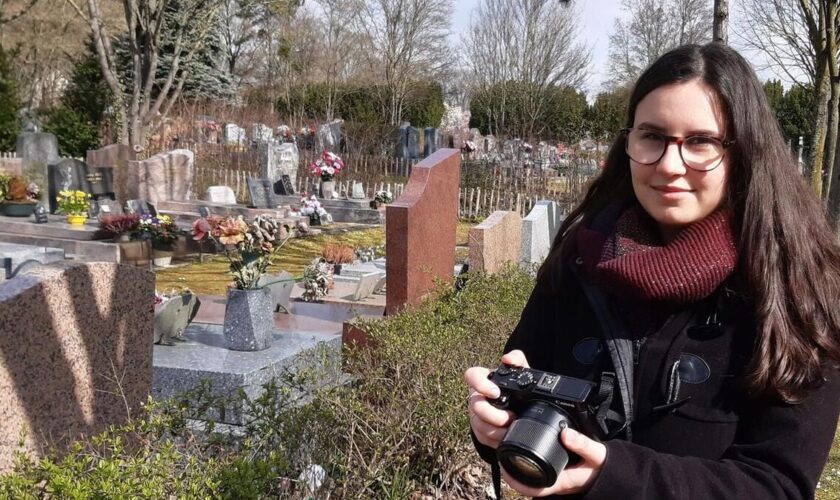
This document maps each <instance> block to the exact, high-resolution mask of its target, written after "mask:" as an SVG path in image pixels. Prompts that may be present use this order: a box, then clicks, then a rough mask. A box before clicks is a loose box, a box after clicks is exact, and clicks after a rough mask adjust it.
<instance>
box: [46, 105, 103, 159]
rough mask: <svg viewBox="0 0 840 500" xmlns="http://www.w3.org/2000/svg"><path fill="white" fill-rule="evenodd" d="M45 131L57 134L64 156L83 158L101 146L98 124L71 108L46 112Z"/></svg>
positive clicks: (60, 149) (59, 147) (59, 146)
mask: <svg viewBox="0 0 840 500" xmlns="http://www.w3.org/2000/svg"><path fill="white" fill-rule="evenodd" d="M44 131H45V132H50V133H52V134H55V136H56V138H57V139H58V150H59V151H60V152H61V154H62V155H63V156H70V157H73V158H79V157H81V158H83V157H84V156H85V155H86V154H87V151H88V150H90V149H97V148H99V146H100V141H99V130H98V129H97V126H96V125H95V124H93V123H91V122H89V121H86V120H85V118H84V116H83V115H80V114H79V113H77V112H75V111H73V110H72V109H70V108H65V107H61V108H56V109H53V110H50V111H49V112H47V113H46V117H45V120H44Z"/></svg>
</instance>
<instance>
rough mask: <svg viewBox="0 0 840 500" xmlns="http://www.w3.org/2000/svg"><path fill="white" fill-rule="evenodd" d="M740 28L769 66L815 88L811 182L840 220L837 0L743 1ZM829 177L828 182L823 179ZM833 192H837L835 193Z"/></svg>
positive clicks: (839, 34) (839, 19) (740, 33)
mask: <svg viewBox="0 0 840 500" xmlns="http://www.w3.org/2000/svg"><path fill="white" fill-rule="evenodd" d="M741 14H742V16H741V17H742V18H743V19H744V21H743V22H742V23H740V24H739V26H738V30H737V31H736V33H737V36H738V38H739V40H740V42H741V43H742V44H743V45H744V46H745V47H746V48H747V49H752V50H754V51H757V52H760V53H762V54H764V55H765V56H766V58H767V60H768V64H769V66H770V67H772V68H773V69H775V70H776V71H778V72H780V73H782V74H784V75H786V76H787V77H788V79H789V80H791V81H794V82H797V83H803V84H805V85H808V86H810V87H811V88H813V89H814V90H815V94H816V95H815V109H814V124H815V126H814V139H813V144H812V147H811V162H810V163H811V186H812V187H813V188H814V191H815V192H816V193H817V195H818V196H822V197H823V198H825V199H826V200H827V202H828V208H829V214H830V215H831V218H832V219H833V221H834V222H835V224H837V223H838V220H840V191H838V190H840V181H838V180H837V179H834V177H836V174H835V171H837V172H840V168H838V169H835V168H834V163H835V158H838V155H837V147H838V125H840V120H839V119H840V68H838V61H837V58H838V47H839V46H840V14H838V6H837V2H836V0H745V1H744V2H743V5H742V8H741ZM824 179H825V186H823V180H824ZM832 192H834V193H833V194H832Z"/></svg>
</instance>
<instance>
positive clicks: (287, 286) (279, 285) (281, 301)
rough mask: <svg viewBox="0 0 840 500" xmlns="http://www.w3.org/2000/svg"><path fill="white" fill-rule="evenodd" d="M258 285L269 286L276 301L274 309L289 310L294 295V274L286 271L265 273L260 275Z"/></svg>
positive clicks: (286, 311)
mask: <svg viewBox="0 0 840 500" xmlns="http://www.w3.org/2000/svg"><path fill="white" fill-rule="evenodd" d="M257 286H260V287H263V286H267V287H268V289H269V290H270V291H271V298H272V300H273V301H274V311H275V312H277V311H279V310H282V311H283V312H285V313H288V312H290V311H289V307H290V306H289V301H290V300H291V297H292V290H294V288H295V282H294V276H292V275H291V273H288V272H286V271H280V272H279V273H277V274H274V275H272V274H264V275H262V276H260V279H259V281H258V282H257Z"/></svg>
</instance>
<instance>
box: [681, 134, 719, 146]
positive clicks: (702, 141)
mask: <svg viewBox="0 0 840 500" xmlns="http://www.w3.org/2000/svg"><path fill="white" fill-rule="evenodd" d="M715 143H717V141H716V140H715V139H713V138H711V137H704V136H702V135H697V136H693V137H687V138H686V139H685V144H686V145H688V147H690V148H709V147H713V146H714V145H715Z"/></svg>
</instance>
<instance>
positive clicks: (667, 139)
mask: <svg viewBox="0 0 840 500" xmlns="http://www.w3.org/2000/svg"><path fill="white" fill-rule="evenodd" d="M634 130H643V131H645V132H649V133H651V134H656V135H658V136H660V137H662V138H663V139H664V140H665V147H664V148H662V153H661V154H660V155H659V158H657V159H656V160H654V161H652V162H648V163H645V162H641V161H638V160H636V159H635V158H633V157H632V156H630V151H629V149H630V141H629V140H625V141H624V152H625V153H627V156H628V157H629V158H630V159H631V160H633V161H635V162H636V163H639V164H641V165H655V164H657V163H659V161H660V160H662V157H663V156H665V152H666V151H668V146H670V145H671V143H672V142H673V143H676V145H677V152H679V154H680V160H682V162H683V165H685V166H686V167H687V168H690V169H691V170H694V171H695V172H711V171H712V170H714V169H716V168H718V167H719V166H720V164H721V163H722V162H723V157H724V156H726V150H727V149H729V147H730V146H732V145H733V144H735V139H718V138H717V137H712V136H710V135H702V134H695V135H689V136H686V137H677V136H675V135H665V134H663V133H661V132H657V131H656V130H648V129H644V128H635V127H626V128H623V129H621V134H622V135H624V137H625V138H629V136H630V132H632V131H634ZM694 137H702V138H704V139H711V140H713V141H717V142H719V143H720V145H721V146H722V147H723V154H721V155H720V158H718V161H717V163H715V166H714V167H712V168H694V167H692V166H691V165H689V164H688V162H687V161H685V158H684V157H683V151H682V145H683V143H684V142H685V141H687V140H688V139H692V138H694Z"/></svg>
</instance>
